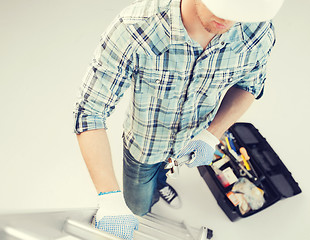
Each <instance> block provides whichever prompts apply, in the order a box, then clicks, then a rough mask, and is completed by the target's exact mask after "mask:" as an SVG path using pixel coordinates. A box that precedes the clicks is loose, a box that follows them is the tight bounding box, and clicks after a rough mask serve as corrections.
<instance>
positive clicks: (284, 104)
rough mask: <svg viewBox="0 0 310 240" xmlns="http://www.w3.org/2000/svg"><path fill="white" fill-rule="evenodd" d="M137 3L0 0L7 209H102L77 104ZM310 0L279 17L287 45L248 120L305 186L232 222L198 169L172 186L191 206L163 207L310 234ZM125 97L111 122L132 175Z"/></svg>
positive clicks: (2, 180)
mask: <svg viewBox="0 0 310 240" xmlns="http://www.w3.org/2000/svg"><path fill="white" fill-rule="evenodd" d="M128 3H129V1H128V0H126V1H121V0H114V1H107V0H101V1H99V0H88V1H87V0H74V1H73V0H54V1H47V0H27V1H25V0H24V1H23V0H10V1H4V0H2V1H1V2H0V34H1V35H0V43H1V44H0V91H1V93H0V104H1V105H0V114H1V115H0V127H1V133H0V161H1V165H0V191H1V193H0V194H1V195H0V213H4V212H19V211H24V210H29V209H33V210H37V209H59V208H79V207H93V206H96V191H95V189H94V187H93V185H92V182H91V179H90V178H89V175H88V172H87V169H86V166H85V164H84V161H83V159H82V158H81V156H80V152H79V148H78V145H77V141H76V137H75V135H74V134H73V118H72V109H73V105H74V101H75V97H76V93H77V90H78V88H79V86H80V83H81V80H82V77H83V75H84V73H85V71H86V68H87V66H88V63H89V62H90V60H91V57H92V54H93V51H94V49H95V47H96V45H97V43H98V41H99V37H100V34H101V33H102V32H103V31H104V30H105V28H106V27H107V25H108V24H109V23H110V21H111V20H112V19H113V17H114V16H115V15H116V14H117V13H118V12H119V10H120V9H122V8H123V7H125V6H126V5H128ZM309 9H310V2H309V1H307V0H294V1H289V0H287V1H286V2H285V3H284V6H283V8H282V9H281V11H280V13H279V14H278V15H277V17H276V18H275V21H274V23H275V26H276V33H277V45H276V47H275V48H274V50H273V52H272V57H271V59H270V62H269V65H268V71H269V72H268V81H267V84H266V88H265V94H264V97H263V98H262V99H261V100H259V101H257V102H255V103H254V105H253V106H252V107H251V109H250V110H249V111H248V112H247V113H246V114H245V115H244V116H243V117H242V119H240V120H241V121H247V122H251V123H253V124H254V125H255V126H256V127H257V128H258V129H259V130H260V131H261V133H262V134H263V135H264V136H265V137H266V138H267V140H268V141H269V143H270V144H271V146H272V147H273V148H274V150H275V151H276V152H277V153H278V155H279V156H280V158H281V159H282V161H283V162H284V163H285V165H286V166H287V167H288V169H289V170H290V171H291V172H292V174H293V176H294V178H295V180H296V181H297V182H299V184H300V187H301V188H302V190H303V193H302V194H300V195H298V196H295V197H293V198H290V199H286V200H283V201H280V202H278V203H276V204H275V205H274V206H272V207H270V208H268V209H266V210H264V211H263V212H261V213H259V214H257V215H254V216H252V217H250V218H247V219H242V220H240V221H238V222H235V223H232V222H230V221H229V220H228V218H227V217H226V216H225V215H224V213H223V212H222V210H221V209H220V208H219V207H218V205H217V203H216V201H215V200H214V198H213V196H212V194H211V192H210V191H209V189H208V188H207V186H206V184H205V183H204V182H203V180H202V178H201V177H200V176H199V174H198V172H197V170H196V169H187V168H184V169H182V172H181V176H180V178H179V179H178V180H177V181H175V180H174V181H171V184H173V185H174V186H175V188H176V189H177V190H178V191H179V193H180V196H181V197H182V200H183V208H182V209H181V210H171V209H169V208H168V207H167V206H166V205H165V204H164V203H162V202H160V203H159V204H157V205H156V206H155V207H154V211H155V212H158V213H160V214H163V215H166V216H169V217H174V218H176V219H184V218H186V219H187V220H188V222H189V223H190V224H191V225H193V226H196V227H200V226H202V225H206V226H208V227H210V228H212V229H213V230H214V233H215V237H214V239H221V240H245V239H249V238H251V239H253V240H256V239H257V240H258V239H266V240H271V239H272V240H275V239H282V240H289V239H310V234H309V232H308V230H309V229H307V228H309V227H310V221H309V214H310V210H309V203H310V196H309V190H310V188H309V184H310V182H309V181H310V178H309V175H310V174H309V173H310V164H309V162H310V158H309V154H308V151H309V148H310V145H309V144H310V142H309V136H310V132H309V125H308V123H309V116H310V104H309V103H310V101H309V99H308V92H309V88H310V83H309V80H310V79H309V74H308V71H309V54H310V49H309V48H310V47H309V43H310V31H309V25H308V23H309V20H310V19H309V16H308V11H309ZM127 102H128V98H126V97H125V99H123V101H122V102H121V103H120V105H119V107H118V109H117V110H116V112H115V113H114V115H112V117H111V118H110V119H109V121H108V126H109V130H108V134H109V138H110V142H111V146H112V153H113V158H114V165H115V169H116V173H117V177H118V179H119V182H120V183H121V172H122V155H121V152H122V145H121V133H122V129H121V128H122V120H123V117H124V116H123V114H124V110H125V108H126V104H127Z"/></svg>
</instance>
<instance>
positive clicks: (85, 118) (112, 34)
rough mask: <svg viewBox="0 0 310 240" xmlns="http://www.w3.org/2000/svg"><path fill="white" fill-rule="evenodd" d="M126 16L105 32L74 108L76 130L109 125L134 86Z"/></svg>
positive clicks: (76, 131) (78, 131) (83, 130)
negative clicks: (107, 123)
mask: <svg viewBox="0 0 310 240" xmlns="http://www.w3.org/2000/svg"><path fill="white" fill-rule="evenodd" d="M130 42H131V41H130V37H129V35H128V32H127V30H126V25H125V24H124V23H123V21H122V19H116V20H115V21H114V22H113V23H112V24H111V25H110V27H109V28H108V30H107V31H106V32H105V33H104V34H102V37H101V41H100V44H99V45H98V47H97V49H96V51H95V54H94V58H93V61H92V63H91V65H90V67H89V69H88V71H87V72H86V74H85V77H84V80H83V83H82V85H81V87H80V90H79V94H78V96H79V97H78V99H77V102H76V104H75V108H74V111H73V112H74V121H75V128H74V132H75V133H77V134H79V133H82V132H85V131H87V130H93V129H100V128H105V129H106V128H107V126H106V119H107V118H108V117H109V116H110V115H111V113H112V112H113V110H114V109H115V106H116V104H117V103H118V101H119V100H120V98H121V97H122V96H123V94H124V92H125V91H126V89H128V88H129V87H130V83H131V75H132V72H133V67H132V65H133V60H132V45H131V43H130Z"/></svg>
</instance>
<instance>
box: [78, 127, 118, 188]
mask: <svg viewBox="0 0 310 240" xmlns="http://www.w3.org/2000/svg"><path fill="white" fill-rule="evenodd" d="M77 139H78V142H79V146H80V149H81V153H82V156H83V158H84V161H85V163H86V166H87V168H88V171H89V173H90V176H91V178H92V181H93V183H94V185H95V188H96V190H97V192H98V193H99V192H108V191H114V190H119V186H118V183H117V180H116V177H115V173H114V169H113V164H112V157H111V149H110V144H109V140H108V137H107V134H106V131H105V130H104V129H97V130H90V131H86V132H83V133H81V134H79V135H77Z"/></svg>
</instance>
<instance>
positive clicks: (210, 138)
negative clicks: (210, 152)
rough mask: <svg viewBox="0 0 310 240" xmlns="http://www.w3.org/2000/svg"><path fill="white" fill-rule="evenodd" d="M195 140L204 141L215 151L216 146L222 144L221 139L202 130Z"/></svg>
mask: <svg viewBox="0 0 310 240" xmlns="http://www.w3.org/2000/svg"><path fill="white" fill-rule="evenodd" d="M193 140H201V141H204V142H206V143H207V144H208V145H210V147H212V148H213V149H214V150H215V147H216V145H217V144H219V143H220V141H219V139H218V138H217V137H216V136H214V135H213V134H212V133H211V132H210V131H208V130H206V129H204V130H202V131H201V132H200V133H199V134H198V135H197V136H195V137H194V138H193Z"/></svg>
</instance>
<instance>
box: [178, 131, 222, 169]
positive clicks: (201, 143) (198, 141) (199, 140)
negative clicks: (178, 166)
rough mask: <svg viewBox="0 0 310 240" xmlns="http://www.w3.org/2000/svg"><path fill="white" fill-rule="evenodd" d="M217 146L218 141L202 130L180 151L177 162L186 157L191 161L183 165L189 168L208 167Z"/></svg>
mask: <svg viewBox="0 0 310 240" xmlns="http://www.w3.org/2000/svg"><path fill="white" fill-rule="evenodd" d="M217 144H219V140H218V139H217V138H216V137H215V136H214V135H213V134H212V133H210V132H209V131H207V130H205V129H203V130H202V131H201V132H200V133H199V134H198V135H197V136H195V137H194V138H193V139H191V140H190V141H189V143H188V144H187V145H186V146H185V147H184V148H183V149H182V151H181V152H180V154H179V155H178V156H177V160H178V159H180V158H182V157H184V156H188V158H190V159H191V160H189V161H188V162H186V163H185V164H186V165H187V166H188V167H190V168H192V167H198V166H202V165H210V164H211V162H212V161H213V156H214V152H215V147H216V145H217Z"/></svg>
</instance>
